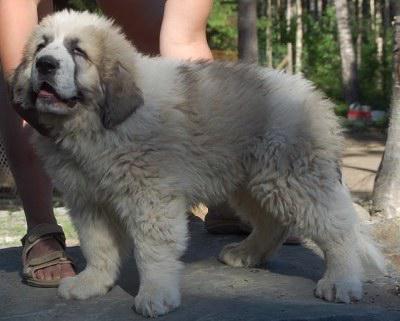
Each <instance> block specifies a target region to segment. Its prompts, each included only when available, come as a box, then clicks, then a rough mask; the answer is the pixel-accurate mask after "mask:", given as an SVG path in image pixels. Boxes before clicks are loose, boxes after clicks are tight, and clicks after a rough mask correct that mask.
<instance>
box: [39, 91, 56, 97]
mask: <svg viewBox="0 0 400 321" xmlns="http://www.w3.org/2000/svg"><path fill="white" fill-rule="evenodd" d="M38 96H40V97H44V98H55V96H54V94H53V93H52V92H50V91H47V90H46V89H40V91H39V93H38Z"/></svg>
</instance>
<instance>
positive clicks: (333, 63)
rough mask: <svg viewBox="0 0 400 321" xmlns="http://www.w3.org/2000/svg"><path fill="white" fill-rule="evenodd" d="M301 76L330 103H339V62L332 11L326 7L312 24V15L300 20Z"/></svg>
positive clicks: (340, 85)
mask: <svg viewBox="0 0 400 321" xmlns="http://www.w3.org/2000/svg"><path fill="white" fill-rule="evenodd" d="M303 23H304V29H305V31H306V32H304V49H303V73H304V76H305V77H306V78H307V79H310V80H311V81H313V82H314V83H315V84H316V85H317V87H319V88H320V89H321V90H323V91H324V92H325V93H326V94H327V95H328V96H329V97H331V98H332V99H334V100H337V101H338V100H341V99H342V83H341V62H340V53H339V43H338V40H337V28H336V17H335V9H334V8H333V7H328V8H327V9H326V11H325V12H324V14H323V15H322V17H321V18H320V19H319V20H316V19H315V18H314V17H313V16H312V15H305V16H304V19H303Z"/></svg>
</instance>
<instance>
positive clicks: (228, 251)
mask: <svg viewBox="0 0 400 321" xmlns="http://www.w3.org/2000/svg"><path fill="white" fill-rule="evenodd" d="M218 258H219V260H220V261H221V262H223V263H225V264H227V265H230V266H233V267H253V266H257V265H259V264H261V263H262V256H261V255H259V254H258V253H256V252H255V249H253V248H248V247H247V246H245V245H244V244H243V242H242V243H231V244H228V245H226V246H225V247H224V248H223V249H222V251H221V253H220V254H219V257H218Z"/></svg>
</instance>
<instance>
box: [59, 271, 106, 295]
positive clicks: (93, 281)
mask: <svg viewBox="0 0 400 321" xmlns="http://www.w3.org/2000/svg"><path fill="white" fill-rule="evenodd" d="M109 289H110V286H107V285H105V284H104V282H102V280H101V277H96V275H92V276H89V275H87V274H84V272H82V273H80V274H78V275H77V276H73V277H68V278H64V279H62V280H61V281H60V285H59V286H58V295H59V296H60V297H62V298H64V299H78V300H84V299H87V298H90V297H94V296H99V295H104V294H106V293H107V292H108V290H109Z"/></svg>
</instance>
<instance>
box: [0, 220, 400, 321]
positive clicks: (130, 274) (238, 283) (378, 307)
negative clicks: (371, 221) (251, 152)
mask: <svg viewBox="0 0 400 321" xmlns="http://www.w3.org/2000/svg"><path fill="white" fill-rule="evenodd" d="M190 225H191V228H190V230H191V241H190V245H189V249H188V251H187V253H186V255H185V256H184V258H183V260H184V261H185V263H186V268H185V271H184V277H183V282H182V296H183V301H182V306H181V307H180V308H179V309H178V310H177V311H174V312H173V313H171V314H169V315H167V316H164V317H161V318H159V320H177V321H180V320H182V321H190V320H196V321H217V320H218V321H224V320H235V321H239V320H246V321H252V320H254V321H256V320H257V321H261V320H297V321H298V320H314V321H316V320H324V321H325V320H326V321H328V320H329V321H335V320H339V321H340V320H343V321H347V320H351V321H358V320H360V321H361V320H362V321H364V320H367V321H368V320H374V321H378V320H379V321H383V320H400V311H397V307H398V306H399V303H400V302H399V298H398V297H396V296H394V295H393V294H391V293H390V291H389V287H390V286H392V285H391V284H388V282H386V280H385V279H379V278H378V279H375V280H374V281H370V282H369V283H367V284H366V287H365V292H366V295H365V298H364V300H363V301H362V302H360V303H358V304H351V305H342V304H331V303H326V302H323V301H321V300H319V299H316V298H315V297H314V296H313V289H314V287H315V282H316V281H317V280H318V279H319V278H320V277H321V276H322V274H323V269H324V264H323V261H322V259H321V257H320V256H319V254H317V253H316V252H315V251H314V250H313V248H312V246H310V247H302V246H284V247H283V248H282V249H281V250H280V251H279V253H278V254H277V255H276V256H275V257H274V258H272V259H271V260H270V261H269V262H268V263H267V264H266V265H265V266H263V267H260V268H253V269H241V268H231V267H228V266H226V265H223V264H222V263H220V262H218V261H217V259H216V257H217V254H218V252H219V251H220V249H221V248H222V247H223V246H224V245H225V244H227V243H229V242H233V241H239V240H240V239H241V237H238V236H216V235H210V234H207V233H206V232H205V230H204V227H203V224H202V222H199V221H193V222H191V224H190ZM69 252H70V254H71V255H72V256H73V257H74V259H75V261H76V263H77V265H78V269H80V270H81V269H83V268H84V265H85V262H84V259H83V257H82V254H81V252H80V250H79V248H78V247H73V248H70V249H69ZM19 269H20V248H8V249H2V250H0V298H1V299H0V311H1V313H0V320H29V321H33V320H40V321H48V320H73V321H81V320H82V321H83V320H85V321H90V320H96V321H102V320H104V321H106V320H107V321H110V320H113V321H114V320H115V321H118V320H121V321H122V320H124V321H126V320H142V319H143V320H145V319H144V318H142V317H140V316H139V315H137V314H136V313H134V312H133V311H132V310H131V309H130V308H131V306H132V304H133V297H134V296H135V294H136V293H137V290H138V275H137V271H136V268H135V264H134V262H133V260H132V259H129V260H128V262H126V264H125V265H124V267H123V270H122V273H121V277H120V280H119V281H118V283H117V286H116V287H114V288H113V289H112V290H111V291H110V292H109V293H108V294H107V295H105V296H103V297H100V298H93V299H89V300H86V301H65V300H62V299H60V298H58V297H57V296H56V290H55V289H38V288H32V287H28V286H26V285H24V284H22V283H21V281H20V276H19ZM382 280H383V281H382ZM385 282H386V283H385Z"/></svg>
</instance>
